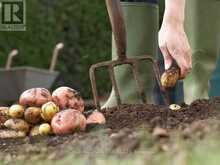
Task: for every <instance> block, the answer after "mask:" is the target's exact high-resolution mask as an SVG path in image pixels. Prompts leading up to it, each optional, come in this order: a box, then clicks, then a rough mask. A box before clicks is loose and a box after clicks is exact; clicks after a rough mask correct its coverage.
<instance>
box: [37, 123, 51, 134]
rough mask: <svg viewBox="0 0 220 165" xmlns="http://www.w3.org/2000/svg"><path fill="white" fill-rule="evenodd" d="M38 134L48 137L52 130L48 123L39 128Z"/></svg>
mask: <svg viewBox="0 0 220 165" xmlns="http://www.w3.org/2000/svg"><path fill="white" fill-rule="evenodd" d="M39 133H40V135H49V134H51V133H52V128H51V126H50V124H48V123H43V124H41V125H40V126H39Z"/></svg>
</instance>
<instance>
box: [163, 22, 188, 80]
mask: <svg viewBox="0 0 220 165" xmlns="http://www.w3.org/2000/svg"><path fill="white" fill-rule="evenodd" d="M159 47H160V49H161V52H162V54H163V57H164V64H165V69H166V70H167V69H169V68H170V67H171V65H172V62H173V60H175V61H176V63H177V65H178V66H179V68H180V70H181V75H180V77H181V78H185V77H186V75H187V74H188V73H189V72H190V71H191V69H192V58H191V56H192V53H191V49H190V46H189V42H188V38H187V36H186V33H185V31H184V26H183V24H181V23H175V22H164V23H163V25H162V26H161V29H160V31H159Z"/></svg>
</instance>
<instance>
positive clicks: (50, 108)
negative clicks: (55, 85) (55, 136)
mask: <svg viewBox="0 0 220 165" xmlns="http://www.w3.org/2000/svg"><path fill="white" fill-rule="evenodd" d="M59 110H60V109H59V107H58V106H57V105H56V104H55V103H54V102H52V101H50V102H48V103H46V104H44V105H43V106H42V107H41V117H42V118H43V119H44V120H45V121H47V122H49V121H51V120H52V118H53V117H54V115H55V114H56V113H57V112H59Z"/></svg>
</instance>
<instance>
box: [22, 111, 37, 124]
mask: <svg viewBox="0 0 220 165" xmlns="http://www.w3.org/2000/svg"><path fill="white" fill-rule="evenodd" d="M24 119H25V120H26V121H27V122H28V123H31V124H37V123H39V122H40V120H41V108H37V107H29V108H27V109H26V110H25V112H24Z"/></svg>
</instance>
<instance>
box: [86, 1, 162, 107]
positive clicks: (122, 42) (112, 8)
mask: <svg viewBox="0 0 220 165" xmlns="http://www.w3.org/2000/svg"><path fill="white" fill-rule="evenodd" d="M106 6H107V10H108V14H109V18H110V22H111V27H112V31H113V35H114V39H115V43H116V48H117V55H118V59H117V60H113V61H105V62H100V63H97V64H94V65H92V66H91V67H90V80H91V85H92V92H93V97H94V103H95V106H96V108H97V110H101V106H100V100H99V96H98V91H97V85H96V77H95V70H97V69H98V68H102V67H106V68H107V69H108V72H109V75H110V79H111V83H112V87H113V89H114V91H115V95H116V101H117V105H118V106H119V105H121V104H122V102H121V97H120V93H119V90H118V86H117V83H116V78H115V73H114V67H116V66H119V65H123V64H128V65H130V66H131V69H132V73H133V76H134V79H135V82H136V84H137V87H138V93H139V95H140V97H141V100H142V102H143V103H146V102H147V100H146V94H145V91H144V85H143V82H142V80H141V79H140V76H139V69H138V64H139V63H140V62H141V61H148V62H150V63H152V66H153V70H154V74H155V76H156V80H157V82H158V83H159V86H160V87H161V89H162V86H161V83H160V73H159V67H158V65H157V62H156V61H154V59H153V58H152V57H150V56H146V55H144V56H139V57H135V58H127V56H126V47H127V43H126V29H125V23H124V19H123V13H122V7H121V4H120V0H106ZM137 19H138V18H137Z"/></svg>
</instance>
